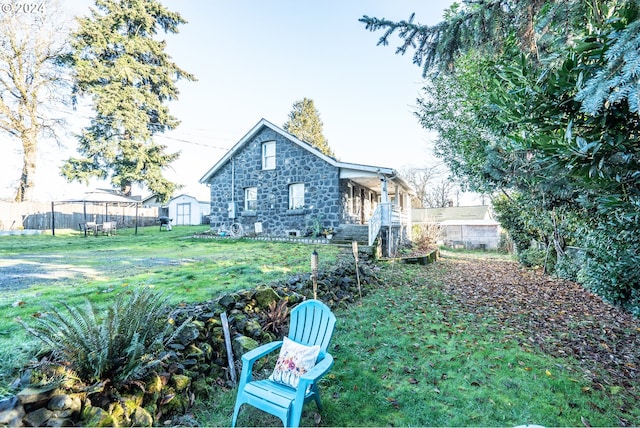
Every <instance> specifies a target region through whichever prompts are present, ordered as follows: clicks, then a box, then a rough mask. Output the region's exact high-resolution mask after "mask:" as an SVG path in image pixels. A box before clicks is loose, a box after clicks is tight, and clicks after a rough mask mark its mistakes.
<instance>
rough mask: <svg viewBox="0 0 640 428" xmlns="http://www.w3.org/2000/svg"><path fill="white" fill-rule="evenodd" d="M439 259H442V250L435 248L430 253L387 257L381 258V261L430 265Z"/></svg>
mask: <svg viewBox="0 0 640 428" xmlns="http://www.w3.org/2000/svg"><path fill="white" fill-rule="evenodd" d="M438 257H440V250H439V249H438V248H435V249H433V250H431V251H428V252H420V253H411V254H406V255H402V256H400V257H387V258H381V259H380V260H382V261H392V262H399V263H405V264H418V265H428V264H429V263H433V262H435V261H436V260H438Z"/></svg>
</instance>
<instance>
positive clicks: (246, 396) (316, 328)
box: [231, 300, 336, 427]
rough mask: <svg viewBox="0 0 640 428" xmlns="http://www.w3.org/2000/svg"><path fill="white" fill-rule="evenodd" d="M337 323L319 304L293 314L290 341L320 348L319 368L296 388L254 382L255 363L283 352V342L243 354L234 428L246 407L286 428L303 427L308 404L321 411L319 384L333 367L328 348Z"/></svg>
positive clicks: (305, 305)
mask: <svg viewBox="0 0 640 428" xmlns="http://www.w3.org/2000/svg"><path fill="white" fill-rule="evenodd" d="M335 323H336V317H335V316H334V315H333V313H332V312H331V310H330V309H329V307H328V306H327V305H325V304H324V303H322V302H320V301H319V300H307V301H305V302H303V303H301V304H299V305H298V306H296V307H295V308H293V310H292V311H291V318H290V321H289V334H288V338H289V339H291V340H293V341H294V342H297V343H300V344H303V345H306V346H314V345H318V346H319V347H320V352H319V355H318V358H317V360H316V365H315V366H314V367H313V368H312V369H311V370H309V371H308V372H307V373H305V374H303V375H302V376H301V377H300V379H299V384H298V386H297V388H292V387H289V386H286V385H283V384H281V383H278V382H274V381H272V380H269V379H265V380H257V381H253V380H252V379H253V377H252V369H253V365H254V363H255V362H256V361H257V360H258V359H260V358H262V357H264V356H266V355H267V354H269V353H271V352H273V351H275V350H278V349H280V347H281V346H282V341H277V342H271V343H267V344H265V345H262V346H259V347H258V348H256V349H254V350H252V351H249V352H247V353H246V354H244V355H243V356H242V374H241V375H240V382H239V385H238V395H237V397H236V405H235V408H234V410H233V419H232V421H231V426H232V427H235V426H236V422H237V420H238V412H239V411H240V407H241V406H242V405H243V404H250V405H251V406H254V407H256V408H258V409H260V410H263V411H265V412H267V413H270V414H272V415H275V416H277V417H279V418H280V419H281V420H282V423H283V425H284V426H285V427H288V426H291V427H297V426H299V425H300V416H301V415H302V407H303V406H304V404H305V403H306V402H308V401H309V400H312V399H313V400H315V402H316V405H317V406H318V409H319V410H322V404H321V403H320V392H319V390H318V385H317V382H318V380H320V378H321V377H322V376H324V375H325V374H326V373H327V372H328V371H329V369H330V368H331V367H332V366H333V357H332V356H331V355H330V354H329V353H328V352H327V347H328V346H329V341H330V340H331V336H332V335H333V329H334V326H335Z"/></svg>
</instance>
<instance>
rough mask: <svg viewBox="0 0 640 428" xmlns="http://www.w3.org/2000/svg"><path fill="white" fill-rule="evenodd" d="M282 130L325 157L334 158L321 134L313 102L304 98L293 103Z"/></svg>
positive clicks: (320, 125)
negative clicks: (309, 145) (312, 147)
mask: <svg viewBox="0 0 640 428" xmlns="http://www.w3.org/2000/svg"><path fill="white" fill-rule="evenodd" d="M284 130H285V131H287V132H288V133H290V134H292V135H295V136H296V137H298V138H299V139H300V140H302V141H304V142H305V143H309V144H311V145H312V146H314V147H315V148H317V149H318V150H320V151H321V152H322V153H324V154H325V155H327V156H331V157H334V154H333V150H331V147H329V142H328V141H327V139H326V138H325V137H324V135H323V134H322V121H321V120H320V113H318V110H317V109H316V107H315V105H314V104H313V100H311V99H309V98H304V99H302V100H300V101H296V102H295V103H293V109H292V110H291V113H289V120H288V121H287V122H286V123H285V124H284Z"/></svg>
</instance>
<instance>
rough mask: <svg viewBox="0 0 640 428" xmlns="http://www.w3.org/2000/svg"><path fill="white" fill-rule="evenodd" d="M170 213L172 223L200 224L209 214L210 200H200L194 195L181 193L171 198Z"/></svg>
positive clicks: (176, 224) (168, 204)
mask: <svg viewBox="0 0 640 428" xmlns="http://www.w3.org/2000/svg"><path fill="white" fill-rule="evenodd" d="M166 206H167V208H168V213H167V215H168V216H169V218H170V219H172V222H171V224H173V225H174V226H179V225H198V224H203V223H204V218H205V217H206V216H208V215H209V211H210V204H209V202H204V201H202V202H201V201H198V200H197V199H196V198H194V197H193V196H189V195H179V196H176V197H175V198H171V199H170V200H169V202H168V203H167V205H166Z"/></svg>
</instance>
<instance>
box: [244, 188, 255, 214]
mask: <svg viewBox="0 0 640 428" xmlns="http://www.w3.org/2000/svg"><path fill="white" fill-rule="evenodd" d="M244 210H245V211H257V210H258V188H257V187H247V188H245V189H244Z"/></svg>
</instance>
